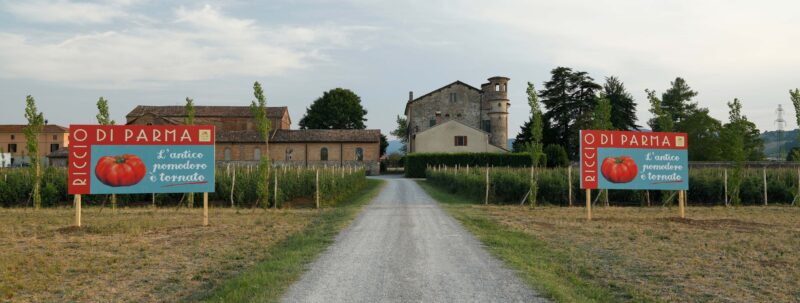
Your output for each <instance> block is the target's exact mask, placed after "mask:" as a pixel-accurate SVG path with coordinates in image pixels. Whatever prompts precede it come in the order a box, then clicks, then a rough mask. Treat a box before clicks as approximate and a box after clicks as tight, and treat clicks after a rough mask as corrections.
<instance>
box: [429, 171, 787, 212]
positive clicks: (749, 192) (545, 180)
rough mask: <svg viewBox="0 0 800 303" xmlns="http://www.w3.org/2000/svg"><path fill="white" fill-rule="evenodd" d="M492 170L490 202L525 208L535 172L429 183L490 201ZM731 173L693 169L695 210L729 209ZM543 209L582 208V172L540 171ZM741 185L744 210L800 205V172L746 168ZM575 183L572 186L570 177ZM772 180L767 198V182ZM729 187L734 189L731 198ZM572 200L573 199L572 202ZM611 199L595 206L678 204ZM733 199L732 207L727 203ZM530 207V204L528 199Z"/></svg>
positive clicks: (670, 194) (671, 195) (658, 197)
mask: <svg viewBox="0 0 800 303" xmlns="http://www.w3.org/2000/svg"><path fill="white" fill-rule="evenodd" d="M487 169H488V171H489V174H488V179H489V194H488V200H489V201H488V203H492V204H514V203H516V204H521V203H522V202H523V199H524V198H525V197H526V195H527V194H528V192H529V191H530V188H531V182H530V180H531V170H530V168H521V167H520V168H509V167H490V168H487V167H472V168H469V167H444V166H436V167H429V168H428V169H427V171H426V177H427V181H428V182H429V183H431V184H433V185H435V186H437V187H439V188H442V189H445V190H447V191H449V192H451V193H455V194H459V195H462V196H464V197H466V198H469V199H472V200H476V201H484V200H485V198H486V182H487V180H486V179H487V178H486V171H487ZM730 173H731V172H730V169H728V171H727V172H726V169H725V168H717V167H713V168H694V169H690V170H689V190H688V191H687V203H689V204H690V205H705V206H713V205H729V204H730V201H731V197H730V196H731V191H732V190H733V189H732V188H728V187H732V186H730V184H728V185H729V186H726V184H725V183H726V174H730ZM534 174H535V178H536V180H537V184H538V191H537V195H536V198H537V199H536V201H537V204H538V205H558V206H572V205H575V206H582V205H583V204H582V203H583V202H582V201H584V199H585V191H584V190H582V189H581V188H580V172H579V170H578V169H571V168H567V167H559V168H537V169H536V170H535V173H534ZM743 175H744V176H743V180H742V182H741V186H740V192H739V195H740V198H741V204H742V205H764V204H770V205H772V204H794V205H797V204H800V203H796V201H795V200H796V199H797V198H798V187H800V170H797V169H793V168H767V169H762V168H745V169H744V172H743ZM568 176H571V179H572V180H571V181H572V182H569V180H568V179H569V177H568ZM764 179H766V199H765V191H764V189H765V181H764ZM726 188H727V190H728V192H727V194H726ZM570 197H571V199H570ZM607 197H608V198H607V199H606V198H605V195H598V194H597V192H596V191H595V193H594V194H593V195H592V198H593V201H594V203H599V204H601V205H602V204H606V203H608V205H615V206H662V205H674V204H676V203H677V195H676V194H675V192H674V191H653V190H651V191H646V190H609V191H608V196H607ZM726 199H727V203H726ZM524 200H525V203H527V199H524Z"/></svg>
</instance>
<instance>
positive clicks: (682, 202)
mask: <svg viewBox="0 0 800 303" xmlns="http://www.w3.org/2000/svg"><path fill="white" fill-rule="evenodd" d="M678 208H679V209H680V212H681V219H683V218H686V191H685V190H682V191H679V192H678Z"/></svg>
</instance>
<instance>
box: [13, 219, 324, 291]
mask: <svg viewBox="0 0 800 303" xmlns="http://www.w3.org/2000/svg"><path fill="white" fill-rule="evenodd" d="M325 211H330V210H323V212H325ZM319 213H320V212H319V211H316V210H309V209H296V210H294V209H293V210H269V211H264V210H262V209H256V210H251V209H247V210H241V211H239V212H238V213H237V212H236V211H235V210H231V209H219V208H212V209H211V211H210V221H211V225H210V226H208V227H203V226H201V225H200V224H201V222H202V210H201V209H193V210H189V209H181V210H175V209H144V208H142V209H137V208H130V209H118V210H117V211H116V212H113V213H112V212H111V211H110V210H109V209H104V210H101V209H100V208H88V209H84V212H83V223H84V225H85V226H84V227H83V228H80V229H77V228H72V227H69V226H70V225H71V224H72V220H73V216H74V212H73V210H72V209H71V208H59V209H42V210H39V211H33V210H32V209H0V217H2V218H3V219H2V220H0V301H11V302H53V301H56V302H63V301H91V302H110V301H115V302H117V301H130V302H143V301H161V302H175V301H178V300H179V299H180V298H184V297H186V296H188V295H190V294H192V293H193V292H197V291H199V290H201V289H204V288H207V287H209V285H214V284H217V283H218V282H219V281H221V280H223V279H225V278H229V277H231V276H233V275H234V274H236V273H238V272H240V271H242V269H244V268H246V267H248V266H251V265H253V264H255V263H257V262H258V261H261V260H263V259H265V258H266V257H268V256H267V253H268V248H269V247H270V246H271V245H273V244H275V243H276V242H278V241H281V240H283V239H285V238H286V237H287V236H288V235H290V234H293V233H296V232H298V231H301V230H303V229H304V228H305V227H306V226H307V225H308V224H309V223H310V222H311V220H312V219H313V218H314V217H316V216H317V215H318V214H319Z"/></svg>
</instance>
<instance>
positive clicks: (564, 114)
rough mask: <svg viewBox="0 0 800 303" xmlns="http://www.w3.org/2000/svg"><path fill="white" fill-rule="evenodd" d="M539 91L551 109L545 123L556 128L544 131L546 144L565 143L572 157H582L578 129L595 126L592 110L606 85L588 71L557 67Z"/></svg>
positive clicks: (545, 115) (545, 104) (545, 103)
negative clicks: (592, 124) (597, 81)
mask: <svg viewBox="0 0 800 303" xmlns="http://www.w3.org/2000/svg"><path fill="white" fill-rule="evenodd" d="M550 74H551V78H550V80H549V81H547V82H545V83H544V89H543V90H541V91H540V92H539V96H540V97H541V99H542V104H544V107H545V108H546V109H547V112H546V113H545V114H544V115H543V118H544V121H545V122H544V125H548V122H550V123H552V124H551V125H552V131H550V132H548V131H546V130H545V131H544V132H543V133H544V140H543V142H544V143H545V144H561V145H563V146H564V148H565V149H566V150H567V152H568V154H569V156H570V158H572V159H577V158H578V153H577V151H578V145H579V141H578V132H579V131H580V130H581V129H585V128H588V127H590V126H591V118H592V116H591V114H592V112H593V111H594V109H595V106H596V104H597V93H598V92H599V91H600V90H601V89H602V86H600V85H599V84H597V83H594V79H592V77H589V75H588V74H587V73H586V72H581V71H573V70H572V69H571V68H568V67H557V68H555V69H553V70H552V71H551V72H550Z"/></svg>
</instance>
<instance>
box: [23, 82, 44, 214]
mask: <svg viewBox="0 0 800 303" xmlns="http://www.w3.org/2000/svg"><path fill="white" fill-rule="evenodd" d="M25 118H26V119H28V125H27V126H25V129H23V132H24V133H25V141H26V146H27V149H28V157H29V158H30V164H31V167H30V170H31V175H32V176H33V192H32V193H31V195H32V198H33V207H34V209H39V208H41V207H42V189H41V187H42V170H41V161H40V160H41V159H39V140H37V139H38V138H39V135H40V134H41V133H42V129H43V128H44V114H42V112H40V111H39V110H38V109H37V108H36V100H34V99H33V97H32V96H31V95H28V96H27V97H25Z"/></svg>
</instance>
